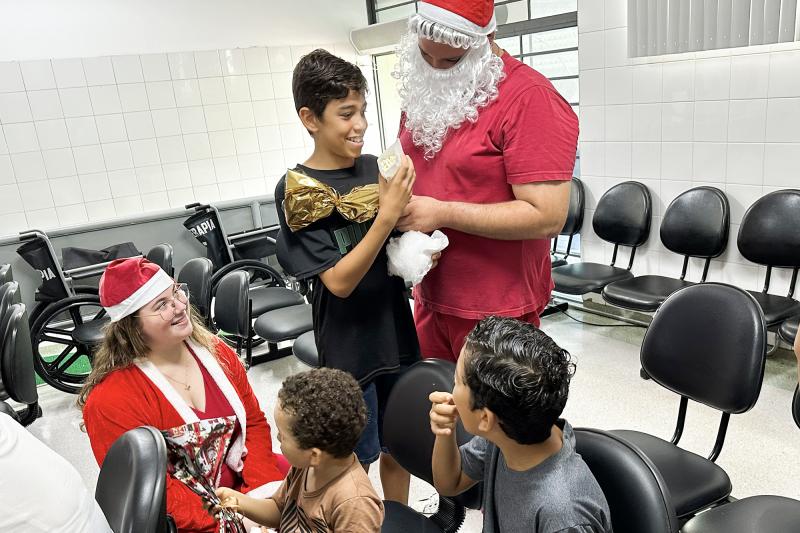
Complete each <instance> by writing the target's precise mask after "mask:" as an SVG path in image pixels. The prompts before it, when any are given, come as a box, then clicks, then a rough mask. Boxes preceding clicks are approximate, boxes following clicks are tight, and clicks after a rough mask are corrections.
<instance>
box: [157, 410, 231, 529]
mask: <svg viewBox="0 0 800 533" xmlns="http://www.w3.org/2000/svg"><path fill="white" fill-rule="evenodd" d="M235 425H236V417H235V416H228V417H220V418H211V419H208V420H200V421H198V422H193V423H191V424H186V425H183V426H177V427H174V428H171V429H167V430H165V431H162V432H161V433H162V434H163V435H164V440H165V441H166V443H167V471H168V472H169V473H170V474H172V475H173V476H174V477H175V478H176V479H178V480H179V481H181V482H182V483H183V484H184V485H186V486H187V487H189V488H190V489H191V490H192V492H194V493H195V494H197V495H198V496H200V498H202V500H203V503H205V504H208V505H211V506H212V507H216V506H220V500H219V498H218V497H217V495H216V493H215V492H214V491H215V489H216V488H217V484H218V483H219V478H220V475H221V473H222V468H221V467H222V465H223V464H224V463H225V456H226V455H227V453H228V446H229V445H230V443H231V437H232V436H233V429H234V427H235ZM216 516H217V520H219V523H220V525H219V533H247V531H246V530H245V527H244V523H242V518H241V516H239V515H237V514H236V512H235V511H234V510H232V509H228V508H224V507H223V508H221V509H220V510H219V512H218V513H217V515H216Z"/></svg>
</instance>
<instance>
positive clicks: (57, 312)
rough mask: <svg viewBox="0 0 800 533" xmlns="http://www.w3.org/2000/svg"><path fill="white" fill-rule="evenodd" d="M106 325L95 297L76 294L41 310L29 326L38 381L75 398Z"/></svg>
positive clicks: (103, 311)
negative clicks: (74, 395)
mask: <svg viewBox="0 0 800 533" xmlns="http://www.w3.org/2000/svg"><path fill="white" fill-rule="evenodd" d="M106 323H108V317H107V316H106V311H105V309H103V308H102V306H101V305H100V299H99V297H98V296H97V295H93V294H80V295H77V296H71V297H69V298H65V299H63V300H59V301H57V302H53V303H51V304H49V305H46V306H43V309H42V310H41V312H40V313H39V314H38V316H37V318H36V320H35V321H34V323H33V325H32V326H31V341H32V344H33V354H34V355H33V364H34V368H35V369H36V373H37V374H39V377H41V378H42V380H43V381H44V382H45V383H47V384H48V385H51V386H52V387H54V388H56V389H58V390H60V391H63V392H69V393H72V394H77V393H78V391H79V390H80V388H81V386H82V385H83V382H84V381H85V379H86V376H88V375H89V372H91V370H92V351H93V350H94V349H95V347H96V346H98V345H99V344H100V342H102V339H103V326H104V325H105V324H106Z"/></svg>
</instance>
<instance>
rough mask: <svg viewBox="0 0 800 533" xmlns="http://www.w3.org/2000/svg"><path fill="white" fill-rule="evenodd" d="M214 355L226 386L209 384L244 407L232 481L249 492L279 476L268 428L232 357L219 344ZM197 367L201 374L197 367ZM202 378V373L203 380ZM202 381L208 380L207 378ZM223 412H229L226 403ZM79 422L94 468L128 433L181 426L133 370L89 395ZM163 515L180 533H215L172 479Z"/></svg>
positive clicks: (150, 383)
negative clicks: (230, 390)
mask: <svg viewBox="0 0 800 533" xmlns="http://www.w3.org/2000/svg"><path fill="white" fill-rule="evenodd" d="M215 351H216V353H215V355H216V360H217V361H218V362H219V366H220V367H221V368H222V372H223V373H224V377H225V378H227V380H228V381H229V384H222V385H223V387H220V386H219V385H220V384H219V383H218V382H217V381H215V385H217V388H218V389H220V388H226V387H229V386H232V387H233V390H234V391H235V393H236V395H237V396H238V398H239V399H240V400H241V404H242V405H243V407H244V409H243V411H244V413H245V418H246V420H244V421H242V420H239V424H240V427H241V424H242V422H244V433H245V439H244V448H245V452H244V453H242V469H241V472H238V473H236V476H238V477H240V482H239V483H241V484H240V486H239V490H241V491H242V492H249V491H250V490H252V489H254V488H257V487H260V486H261V485H264V484H266V483H269V482H270V481H276V480H280V479H283V477H284V476H283V474H282V473H281V472H280V470H279V468H278V466H277V461H278V460H277V457H276V455H275V454H274V453H273V452H272V438H271V436H270V428H269V425H268V424H267V421H266V418H265V417H264V413H263V412H262V411H261V407H260V406H259V404H258V400H257V399H256V397H255V394H253V390H252V389H251V387H250V383H249V382H248V380H247V373H246V372H245V370H244V367H243V366H242V364H241V363H240V362H239V359H238V358H237V356H236V354H235V353H234V352H233V351H232V350H231V349H230V348H229V347H228V346H226V345H225V344H224V343H223V342H222V341H221V340H219V339H217V340H216V343H215ZM200 366H201V369H204V367H203V365H202V364H201V365H200ZM206 374H208V371H206ZM206 379H207V378H206V376H205V374H204V381H205V380H206ZM208 379H211V376H210V375H209V377H208ZM212 381H214V380H213V379H212ZM207 391H208V387H207ZM212 396H213V395H212ZM227 401H228V400H227V398H226V402H227ZM212 407H213V400H212V403H211V404H209V403H208V398H207V404H206V414H208V411H209V409H211V408H212ZM228 407H229V408H230V407H232V406H231V405H230V403H229V405H228ZM229 414H232V413H229ZM83 420H84V423H85V425H86V432H87V433H88V434H89V441H90V442H91V445H92V451H93V452H94V455H95V458H96V459H97V463H98V464H99V465H102V464H103V459H104V458H105V456H106V453H107V452H108V449H109V448H110V447H111V445H112V444H113V443H114V441H115V440H116V439H117V438H118V437H119V436H120V435H122V434H123V433H124V432H126V431H128V430H129V429H133V428H136V427H139V426H145V425H147V426H153V427H155V428H157V429H160V430H164V429H169V428H172V427H176V426H180V425H183V424H185V423H186V421H185V420H184V418H182V417H181V415H180V414H179V413H178V411H177V410H176V408H175V407H173V404H172V403H170V401H169V400H168V399H167V398H166V396H165V395H164V393H162V391H161V390H160V389H159V387H158V386H156V385H155V384H154V382H153V381H151V379H150V378H148V377H147V375H145V373H144V372H143V371H142V370H141V369H140V368H139V367H138V366H135V365H131V366H129V367H127V368H122V369H119V370H115V371H114V372H112V373H110V374H109V375H108V376H106V378H105V379H103V381H102V382H100V383H99V384H98V385H97V386H96V387H95V388H94V390H92V392H91V394H89V398H88V399H87V401H86V405H85V406H84V408H83ZM167 512H168V513H169V514H170V515H172V517H173V518H174V519H175V522H176V525H177V526H178V529H179V530H180V531H187V532H195V531H203V532H208V531H215V529H216V522H215V520H214V519H213V518H212V517H211V516H210V515H209V514H208V513H206V511H204V510H203V508H202V502H201V500H200V498H199V497H198V496H196V495H195V494H194V493H193V492H192V491H191V490H189V488H188V487H186V486H185V485H183V483H181V482H180V481H178V480H176V479H174V478H172V477H168V478H167Z"/></svg>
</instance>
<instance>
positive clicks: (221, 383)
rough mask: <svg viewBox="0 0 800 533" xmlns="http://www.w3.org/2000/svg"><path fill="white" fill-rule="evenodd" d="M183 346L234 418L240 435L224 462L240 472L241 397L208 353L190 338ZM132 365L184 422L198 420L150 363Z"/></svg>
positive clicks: (243, 451) (244, 419) (243, 449)
mask: <svg viewBox="0 0 800 533" xmlns="http://www.w3.org/2000/svg"><path fill="white" fill-rule="evenodd" d="M186 343H187V344H188V345H189V346H190V347H191V348H192V351H194V354H195V355H196V356H197V358H198V359H199V360H200V363H201V364H202V365H203V366H204V367H205V368H206V370H207V371H208V373H209V375H210V376H211V378H212V379H213V380H214V382H215V383H216V384H217V386H218V387H219V388H220V390H221V391H222V394H223V395H224V396H225V399H226V400H228V403H230V404H231V407H232V408H233V412H234V414H235V415H236V419H237V420H238V421H239V427H240V428H241V432H240V434H239V436H238V437H236V440H235V441H233V442H232V443H231V446H230V448H229V449H228V455H227V457H226V460H225V463H226V464H227V465H228V466H230V467H231V468H232V469H233V470H234V471H235V472H241V471H242V468H243V467H244V462H243V461H242V459H243V458H244V457H245V456H246V455H247V448H246V447H245V445H244V441H245V438H246V437H247V415H246V413H245V410H244V404H243V403H242V400H241V398H239V394H237V392H236V389H235V388H234V387H233V384H232V383H231V381H230V380H229V379H228V376H227V375H226V374H225V372H224V371H223V370H222V367H221V366H220V364H219V362H218V361H217V359H216V358H215V357H214V356H213V355H212V354H211V352H209V351H208V350H207V349H206V348H204V347H203V346H200V345H199V344H197V343H196V342H194V341H193V340H191V339H187V340H186ZM135 364H136V366H137V367H139V369H140V370H141V371H142V372H144V375H145V376H147V377H148V378H149V379H150V381H152V382H153V384H154V385H155V386H156V387H157V388H158V390H160V391H161V393H162V394H163V395H164V397H165V398H166V399H167V401H168V402H169V403H170V405H172V407H174V408H175V410H176V411H177V412H178V414H179V415H180V416H181V418H183V421H184V422H185V423H187V424H191V423H193V422H197V421H199V420H200V419H199V418H198V417H197V414H196V413H195V412H194V410H193V409H192V408H191V407H190V406H189V404H187V403H186V400H184V399H183V398H182V397H181V395H180V394H178V392H177V391H176V390H175V388H174V387H173V386H172V385H170V383H169V382H168V381H167V380H166V378H165V377H164V375H163V374H162V373H161V372H160V371H159V370H158V368H156V366H155V365H154V364H153V363H151V362H150V361H148V360H146V359H144V360H137V361H136V362H135Z"/></svg>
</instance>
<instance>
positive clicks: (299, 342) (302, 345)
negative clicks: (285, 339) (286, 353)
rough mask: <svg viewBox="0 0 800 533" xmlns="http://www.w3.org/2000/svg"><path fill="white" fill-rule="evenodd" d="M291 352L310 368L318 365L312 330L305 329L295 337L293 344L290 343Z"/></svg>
mask: <svg viewBox="0 0 800 533" xmlns="http://www.w3.org/2000/svg"><path fill="white" fill-rule="evenodd" d="M292 353H293V354H294V356H295V357H297V358H298V359H299V360H300V361H301V362H303V363H305V364H307V365H308V366H310V367H311V368H318V367H319V366H320V364H319V354H318V353H317V341H316V338H315V337H314V332H313V331H307V332H305V333H303V334H302V335H300V336H299V337H297V338H296V339H295V341H294V344H292Z"/></svg>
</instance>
